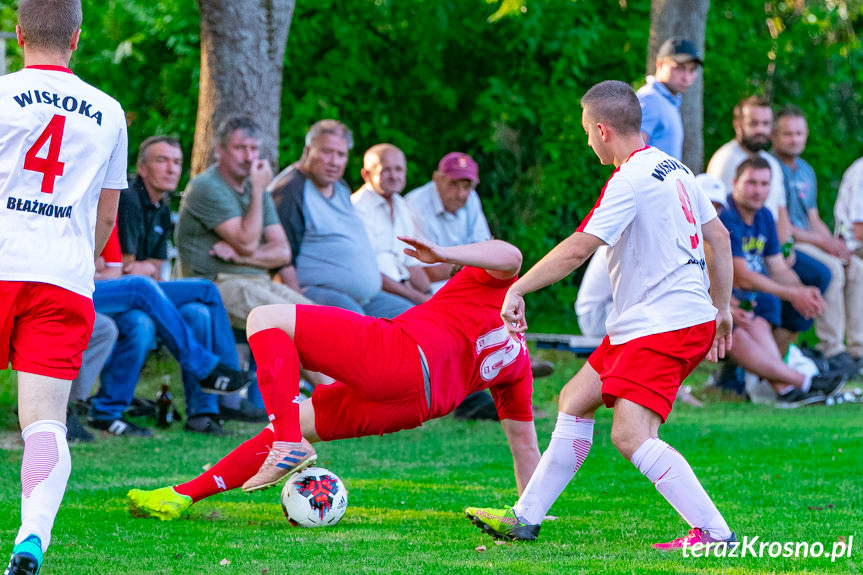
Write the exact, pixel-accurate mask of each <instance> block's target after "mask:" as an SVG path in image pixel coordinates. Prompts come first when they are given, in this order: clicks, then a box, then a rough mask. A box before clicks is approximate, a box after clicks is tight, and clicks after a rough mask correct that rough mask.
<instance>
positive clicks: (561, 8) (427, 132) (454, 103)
mask: <svg viewBox="0 0 863 575" xmlns="http://www.w3.org/2000/svg"><path fill="white" fill-rule="evenodd" d="M83 5H84V15H85V21H84V33H83V37H82V43H81V47H80V49H79V51H78V52H77V53H76V55H75V58H74V60H73V63H72V65H73V67H74V69H75V70H76V72H77V73H78V74H79V75H80V76H81V77H83V78H84V79H85V80H87V81H89V82H91V83H93V84H95V85H97V86H99V87H100V88H102V89H104V90H105V91H107V92H108V93H110V94H112V95H114V96H115V97H116V98H117V99H118V100H120V102H121V103H122V104H123V106H124V108H125V109H126V110H127V112H128V114H129V120H130V129H129V135H130V153H131V154H132V158H130V160H133V159H134V151H135V147H136V146H137V144H138V143H139V142H140V141H141V140H142V139H143V138H144V137H146V136H148V135H150V134H153V133H171V134H176V135H178V136H180V138H181V140H182V141H183V144H184V147H185V150H186V153H187V155H188V153H189V152H190V150H191V144H192V139H193V135H194V123H195V113H196V109H197V94H198V66H199V59H200V50H199V20H198V8H197V4H196V2H195V0H158V1H152V0H147V1H145V0H123V1H122V2H120V1H117V0H83ZM507 5H508V6H509V7H510V8H511V10H510V12H509V13H508V14H503V17H500V16H501V15H502V14H501V13H498V9H499V8H501V7H502V6H503V7H504V8H506V7H507ZM507 5H502V4H500V3H499V2H496V1H494V0H314V1H312V0H298V2H297V6H296V10H295V13H294V19H293V23H292V26H291V32H290V36H289V39H288V46H287V52H286V55H285V64H286V66H285V80H284V86H283V97H282V117H281V142H280V146H279V152H280V158H281V164H282V165H285V164H287V163H289V162H291V161H293V160H295V159H296V158H297V157H299V154H300V152H301V150H302V136H303V134H304V132H305V130H306V129H307V128H308V126H309V125H310V124H311V123H313V122H314V121H316V120H318V119H320V118H323V117H332V118H338V119H341V120H343V121H344V122H346V123H347V124H348V125H349V126H351V127H352V129H353V130H354V133H355V139H356V142H357V144H356V148H355V151H354V154H353V157H352V158H351V162H350V164H349V167H348V170H347V173H346V177H347V179H348V181H349V183H350V184H351V185H352V186H354V187H358V186H359V185H360V183H361V180H360V177H359V168H360V164H361V156H362V151H363V150H365V149H366V148H367V147H368V146H370V145H372V144H374V143H377V142H381V141H389V142H392V143H394V144H396V145H398V146H399V147H401V148H402V149H403V150H404V151H405V153H406V154H407V157H408V162H409V173H408V189H411V188H412V187H415V186H419V185H421V184H423V183H424V182H425V181H427V180H428V178H429V177H430V175H431V172H432V171H433V170H434V168H435V166H436V164H437V161H438V160H439V158H440V157H441V156H442V155H443V154H445V153H446V152H448V151H451V150H461V151H465V152H468V153H470V154H472V155H473V156H474V157H475V158H476V159H477V160H478V162H479V165H480V177H481V179H482V182H481V184H480V188H479V191H480V195H481V197H482V198H483V205H484V208H485V211H486V213H487V215H488V218H489V223H490V225H491V228H492V232H493V233H494V234H495V235H496V236H497V237H500V238H503V239H506V240H508V241H511V242H513V243H515V244H516V245H518V246H519V247H520V248H521V249H522V251H523V252H524V254H525V261H526V264H527V265H530V264H532V263H534V262H535V261H536V260H537V259H539V258H540V257H541V256H542V255H543V254H544V253H545V252H546V251H548V250H549V249H550V248H551V247H552V246H553V245H554V244H555V243H557V242H558V241H559V240H560V239H562V238H563V237H565V236H566V235H568V234H569V233H570V232H571V231H572V230H573V229H574V228H575V227H576V225H577V223H578V221H579V219H580V218H581V217H582V216H583V215H584V214H585V213H587V211H588V210H589V209H590V206H591V205H592V204H593V202H594V200H595V198H596V196H597V194H598V192H599V190H600V189H601V187H602V185H603V183H604V182H605V180H606V179H607V178H608V176H609V175H610V171H611V170H610V168H608V167H603V166H600V165H599V163H598V162H597V161H596V159H595V158H594V157H593V155H592V153H591V152H590V150H589V149H588V148H587V146H586V143H585V138H584V133H583V130H582V128H581V125H580V114H581V112H580V108H579V104H578V100H579V98H580V96H581V94H582V93H583V92H584V91H585V90H586V89H587V88H589V87H590V86H591V85H593V84H594V83H595V82H598V81H600V80H603V79H609V78H615V79H620V80H624V81H626V82H631V83H633V84H638V83H641V82H643V75H644V68H645V61H646V53H647V42H648V34H649V26H650V13H649V8H650V5H649V2H647V1H646V0H643V1H626V0H620V1H619V2H608V1H606V0H542V1H540V0H527V1H526V2H524V3H523V4H522V3H521V2H511V1H509V0H508V4H507ZM522 5H523V6H524V8H525V9H524V10H521V9H520V7H521V6H522ZM504 12H506V10H504ZM493 16H494V17H493ZM14 23H15V18H14V10H13V9H12V8H11V7H8V6H7V7H4V8H0V24H2V29H3V30H13V29H14ZM861 26H863V2H861V0H820V1H812V0H795V1H790V0H785V1H778V0H767V1H766V2H752V1H751V0H727V1H722V2H719V1H714V2H712V5H711V7H710V11H709V13H708V22H707V38H706V45H707V49H706V55H707V57H706V61H705V68H704V81H705V96H704V113H705V123H704V124H705V131H704V138H705V150H706V155H707V158H709V156H710V155H711V154H712V153H713V151H714V150H716V148H718V147H719V146H720V145H721V144H722V143H724V142H725V141H727V140H729V139H730V138H731V137H732V136H733V132H732V128H731V110H732V108H733V106H734V104H735V103H736V102H737V101H739V100H740V99H742V98H744V97H746V96H748V95H750V94H752V93H755V92H758V93H763V94H767V95H769V96H771V97H772V98H773V100H774V101H775V103H776V104H777V105H782V104H786V103H793V104H797V105H799V106H801V107H802V108H803V109H804V110H805V111H806V113H807V115H808V117H809V122H810V132H811V134H810V140H809V147H808V149H807V152H806V158H807V159H808V160H809V161H810V163H812V164H813V165H814V166H815V169H816V171H817V173H818V178H819V186H820V191H821V193H820V203H821V207H822V215H823V216H824V217H825V219H827V220H828V221H832V205H833V200H834V198H835V195H836V189H837V187H838V183H839V180H840V178H841V176H842V172H843V171H844V170H845V168H847V167H848V166H849V165H850V164H851V162H852V161H853V160H854V159H856V158H857V157H858V156H860V155H861V149H863V147H861V143H863V130H861V127H863V117H861V102H860V92H861V90H860V88H861V84H863V56H861V50H860V39H859V34H860V28H861ZM8 46H9V57H8V60H9V63H8V64H9V67H10V69H16V68H17V67H20V65H21V57H20V54H19V53H18V52H16V51H15V49H14V42H9V43H8ZM248 107H249V111H250V112H252V113H254V111H255V103H254V102H249V103H248ZM577 283H578V278H577V277H574V278H573V279H572V280H571V281H570V282H568V283H563V284H560V285H558V286H555V287H554V288H553V289H551V290H546V291H545V292H543V294H540V295H539V296H536V297H537V299H536V300H534V301H535V303H534V304H533V305H532V307H533V309H534V310H536V311H539V310H540V309H543V310H547V313H549V314H550V315H552V316H554V322H555V325H560V322H561V321H563V322H564V323H566V324H568V325H569V326H570V327H571V329H575V322H574V317H573V313H572V311H571V309H572V308H571V302H572V301H573V299H574V296H575V289H576V286H577ZM561 310H564V311H563V312H561ZM534 318H535V319H536V316H534ZM542 323H543V322H542V318H540V325H542ZM532 325H533V327H537V322H536V321H534V323H533V324H532Z"/></svg>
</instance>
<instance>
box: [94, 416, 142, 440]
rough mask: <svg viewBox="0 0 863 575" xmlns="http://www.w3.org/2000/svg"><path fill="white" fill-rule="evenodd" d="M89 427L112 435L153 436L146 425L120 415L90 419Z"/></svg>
mask: <svg viewBox="0 0 863 575" xmlns="http://www.w3.org/2000/svg"><path fill="white" fill-rule="evenodd" d="M87 423H88V424H89V425H90V427H92V428H94V429H101V430H102V431H107V432H108V433H110V434H112V435H117V436H120V435H125V436H128V437H153V432H152V431H150V430H149V429H147V428H146V427H140V426H138V425H135V424H134V423H132V422H131V421H126V420H125V419H123V418H122V417H120V418H117V419H90V420H88V421H87Z"/></svg>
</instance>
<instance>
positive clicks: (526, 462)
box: [500, 419, 541, 497]
mask: <svg viewBox="0 0 863 575" xmlns="http://www.w3.org/2000/svg"><path fill="white" fill-rule="evenodd" d="M500 424H501V426H503V432H504V433H505V434H506V440H507V442H508V443H509V450H510V451H511V452H512V467H513V471H514V472H515V484H516V486H517V487H518V495H519V497H520V496H521V494H522V492H523V491H524V488H525V487H526V486H527V482H528V481H530V477H531V475H533V472H534V470H536V466H537V465H539V458H540V457H541V454H540V452H539V444H538V442H537V439H536V427H534V425H533V422H532V421H515V420H514V419H502V420H501V421H500Z"/></svg>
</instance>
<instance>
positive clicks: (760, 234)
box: [719, 156, 842, 405]
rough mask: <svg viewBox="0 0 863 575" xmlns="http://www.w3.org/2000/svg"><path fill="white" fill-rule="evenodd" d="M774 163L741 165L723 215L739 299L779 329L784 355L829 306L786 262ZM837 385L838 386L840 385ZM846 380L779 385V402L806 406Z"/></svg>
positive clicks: (756, 158) (777, 334)
mask: <svg viewBox="0 0 863 575" xmlns="http://www.w3.org/2000/svg"><path fill="white" fill-rule="evenodd" d="M770 177H771V174H770V165H769V164H768V163H767V161H766V160H765V159H764V158H761V157H759V156H753V157H751V158H748V159H746V160H744V161H743V162H742V163H741V164H740V165H739V166H738V168H737V177H736V178H735V180H734V189H733V192H732V195H731V196H730V197H729V198H728V209H727V210H722V213H721V214H720V216H719V218H720V220H721V221H722V223H723V224H725V227H726V228H728V232H729V234H730V235H731V255H732V261H733V263H734V297H736V298H737V299H738V300H739V301H741V302H749V303H750V304H752V305H753V306H754V308H753V310H752V311H754V313H755V315H757V316H759V317H762V318H764V319H765V320H767V322H768V323H769V324H770V325H771V326H773V328H774V331H773V333H774V337H775V338H776V342H777V344H778V346H779V351H780V354H781V356H784V355H785V353H786V352H787V350H788V345H789V344H790V343H791V342H792V341H794V339H796V337H797V334H798V333H800V332H802V331H806V330H807V329H809V327H810V326H811V325H812V318H813V317H814V316H816V315H818V314H819V313H821V312H822V311H823V310H824V300H823V299H822V298H821V293H820V291H819V289H818V288H816V287H810V286H806V285H803V283H802V282H801V281H800V278H799V277H798V276H797V274H795V273H794V270H792V269H791V266H789V265H788V263H787V262H786V261H785V258H784V257H783V255H782V251H781V249H780V246H779V240H778V239H777V235H776V224H775V223H774V221H773V216H772V215H771V214H770V211H769V210H768V209H766V208H765V207H764V202H765V200H766V199H767V194H768V193H769V192H770ZM837 384H838V385H837ZM841 384H842V380H841V379H840V380H838V381H837V380H834V379H829V378H827V379H824V378H817V379H816V378H811V377H810V378H808V379H806V380H805V381H804V383H803V384H802V385H801V387H794V386H792V385H784V386H779V387H778V388H777V389H776V391H777V393H778V394H779V403H780V404H782V403H785V404H794V405H796V404H804V403H811V401H807V399H809V397H807V394H810V395H814V394H818V395H819V396H820V398H823V397H824V396H825V395H827V394H830V393H834V392H835V391H837V390H838V389H839V388H840V387H841Z"/></svg>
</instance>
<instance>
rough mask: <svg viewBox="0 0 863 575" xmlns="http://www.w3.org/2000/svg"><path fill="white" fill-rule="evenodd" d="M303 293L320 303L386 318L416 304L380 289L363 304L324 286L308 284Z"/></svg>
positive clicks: (390, 317)
mask: <svg viewBox="0 0 863 575" xmlns="http://www.w3.org/2000/svg"><path fill="white" fill-rule="evenodd" d="M303 295H304V296H306V297H307V298H309V299H310V300H312V301H313V302H315V303H317V304H320V305H328V306H331V307H338V308H341V309H346V310H348V311H352V312H354V313H358V314H360V315H368V316H371V317H382V318H386V319H392V318H394V317H396V316H397V315H399V314H401V313H404V312H405V311H407V310H408V309H410V308H412V307H413V306H414V304H413V302H411V301H409V300H406V299H405V298H403V297H401V296H397V295H395V294H391V293H387V292H385V291H379V292H378V293H377V294H375V296H374V297H372V298H371V299H370V300H369V301H367V302H366V303H365V304H363V305H360V303H359V302H358V301H357V300H355V299H354V298H352V297H351V296H349V295H348V294H346V293H344V292H340V291H337V290H334V289H330V288H327V287H322V286H308V287H306V288H305V289H304V290H303Z"/></svg>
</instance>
